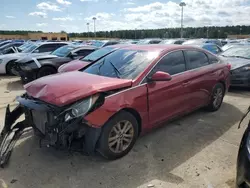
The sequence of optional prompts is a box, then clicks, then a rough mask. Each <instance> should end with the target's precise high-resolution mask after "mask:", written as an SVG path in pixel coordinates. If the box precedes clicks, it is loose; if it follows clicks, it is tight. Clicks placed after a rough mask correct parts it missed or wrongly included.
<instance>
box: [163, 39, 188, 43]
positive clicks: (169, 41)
mask: <svg viewBox="0 0 250 188" xmlns="http://www.w3.org/2000/svg"><path fill="white" fill-rule="evenodd" d="M185 41H186V40H185V39H164V40H162V41H161V42H160V43H159V44H182V43H183V42H185Z"/></svg>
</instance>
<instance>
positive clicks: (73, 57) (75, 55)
mask: <svg viewBox="0 0 250 188" xmlns="http://www.w3.org/2000/svg"><path fill="white" fill-rule="evenodd" d="M77 56H78V55H77V53H74V52H70V54H69V57H70V58H72V59H75V58H76V57H77Z"/></svg>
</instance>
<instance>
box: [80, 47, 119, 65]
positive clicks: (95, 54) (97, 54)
mask: <svg viewBox="0 0 250 188" xmlns="http://www.w3.org/2000/svg"><path fill="white" fill-rule="evenodd" d="M114 50H115V48H113V47H105V48H101V49H99V50H96V51H94V52H92V53H90V54H89V55H87V56H85V57H84V58H81V59H80V60H81V61H88V62H93V61H96V60H97V59H99V58H101V57H103V56H105V55H107V54H108V53H110V52H112V51H114Z"/></svg>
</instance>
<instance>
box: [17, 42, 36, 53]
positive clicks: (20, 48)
mask: <svg viewBox="0 0 250 188" xmlns="http://www.w3.org/2000/svg"><path fill="white" fill-rule="evenodd" d="M32 44H33V43H30V42H26V43H24V44H23V45H21V46H19V47H18V49H19V50H21V51H22V50H24V49H25V48H28V47H29V46H31V45H32Z"/></svg>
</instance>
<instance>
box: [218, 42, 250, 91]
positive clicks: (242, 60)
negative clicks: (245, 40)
mask: <svg viewBox="0 0 250 188" xmlns="http://www.w3.org/2000/svg"><path fill="white" fill-rule="evenodd" d="M221 56H222V57H223V59H224V60H226V61H228V62H229V63H230V64H231V86H241V87H250V46H237V47H233V48H230V49H228V50H226V51H225V52H223V53H222V54H221Z"/></svg>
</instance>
